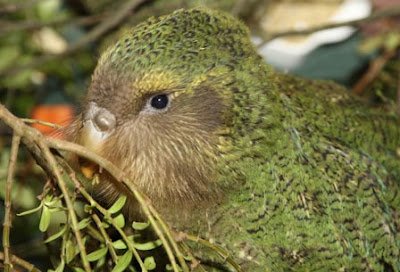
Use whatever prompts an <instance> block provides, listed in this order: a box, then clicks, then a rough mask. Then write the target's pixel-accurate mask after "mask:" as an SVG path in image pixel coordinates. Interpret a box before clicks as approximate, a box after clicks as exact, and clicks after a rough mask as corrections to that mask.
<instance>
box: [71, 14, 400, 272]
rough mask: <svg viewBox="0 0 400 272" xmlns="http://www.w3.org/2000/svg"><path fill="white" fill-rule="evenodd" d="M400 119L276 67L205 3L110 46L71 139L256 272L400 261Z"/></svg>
mask: <svg viewBox="0 0 400 272" xmlns="http://www.w3.org/2000/svg"><path fill="white" fill-rule="evenodd" d="M399 125H400V122H399V118H398V117H397V116H394V115H390V114H386V113H384V112H382V111H377V110H374V109H371V108H368V107H367V106H365V105H364V104H363V102H361V101H360V100H358V99H357V98H355V97H353V96H352V95H351V94H349V92H348V91H347V90H345V89H344V88H342V87H339V86H338V85H335V84H334V83H331V82H322V81H309V80H305V79H299V78H296V77H293V76H289V75H284V74H280V73H278V72H276V71H274V70H273V69H272V68H271V67H270V66H269V65H267V64H266V63H265V61H264V60H263V59H262V58H261V57H260V56H259V55H258V54H257V52H256V49H255V48H254V46H253V45H252V43H251V41H250V39H249V31H248V29H247V28H246V27H245V26H244V24H242V23H241V22H239V21H238V20H237V19H235V18H233V17H231V16H230V15H227V14H225V13H222V12H217V11H211V10H208V9H204V8H197V9H191V10H178V11H176V12H174V13H172V14H170V15H166V16H163V17H160V18H151V19H149V20H147V21H145V22H143V23H141V24H139V25H137V26H136V27H134V28H133V29H131V30H130V31H128V32H127V33H126V34H125V35H123V36H122V38H121V39H120V40H119V41H118V42H117V43H116V44H115V45H112V46H111V47H109V48H108V49H107V50H105V52H104V53H103V54H102V55H101V57H100V59H99V61H98V65H97V68H96V69H95V71H94V74H93V77H92V80H91V84H90V86H89V89H88V93H87V98H86V100H85V102H84V105H83V111H82V114H81V115H80V116H79V117H78V118H77V120H76V121H75V123H74V124H73V125H72V126H71V127H70V131H69V138H70V140H72V141H75V142H77V143H79V144H82V145H84V146H86V147H88V148H89V149H91V150H93V151H94V152H96V153H98V154H99V155H101V156H103V157H105V158H106V159H108V160H110V161H112V162H114V163H115V165H117V166H118V167H120V168H121V169H122V170H124V171H125V172H126V173H128V174H129V176H130V177H131V179H132V181H133V182H135V184H136V185H137V186H138V188H139V189H140V190H141V191H142V192H143V193H145V194H146V195H147V196H148V197H149V198H150V199H151V201H152V203H153V205H154V206H155V207H156V208H157V209H158V210H159V211H160V212H161V214H162V215H163V216H164V217H165V218H167V220H168V222H169V223H170V224H171V226H172V227H174V228H176V229H178V230H185V231H189V232H193V233H196V234H198V235H200V236H202V237H204V238H208V239H211V238H212V239H214V240H215V241H216V242H218V243H219V244H222V245H223V246H224V247H226V248H227V249H228V250H229V252H230V253H231V254H232V256H233V257H234V259H235V260H236V261H237V262H238V263H239V264H240V265H241V267H242V269H243V270H244V271H265V270H270V271H286V270H294V271H318V270H319V271H320V270H323V271H400V252H399V249H400V235H399V230H400V214H399V210H400V194H399V185H400V157H399V149H400V126H399ZM97 187H98V188H97V189H96V191H97V197H98V198H99V199H103V200H106V202H108V203H112V202H113V201H115V199H116V198H117V197H118V196H119V195H120V194H127V191H126V190H125V189H124V188H123V187H121V186H120V185H119V184H117V183H116V182H115V181H114V180H113V179H112V178H110V177H109V176H108V175H107V174H106V173H102V174H100V184H99V185H98V186H97ZM128 195H129V194H128ZM128 204H129V205H128V207H127V208H126V209H125V213H126V214H128V215H129V216H130V217H131V218H138V217H140V216H141V214H140V212H138V210H139V209H140V207H138V205H136V204H135V201H133V200H130V201H129V203H128Z"/></svg>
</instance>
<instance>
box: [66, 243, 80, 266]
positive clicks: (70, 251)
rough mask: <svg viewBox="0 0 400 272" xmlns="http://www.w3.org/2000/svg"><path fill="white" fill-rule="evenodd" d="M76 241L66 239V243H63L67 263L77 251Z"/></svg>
mask: <svg viewBox="0 0 400 272" xmlns="http://www.w3.org/2000/svg"><path fill="white" fill-rule="evenodd" d="M76 247H77V246H76V243H74V242H73V241H72V240H68V241H67V243H66V245H65V258H66V261H67V264H68V263H70V262H71V261H72V260H73V259H74V258H75V256H76V255H77V254H78V253H79V250H78V249H77V248H76Z"/></svg>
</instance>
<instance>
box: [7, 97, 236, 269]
mask: <svg viewBox="0 0 400 272" xmlns="http://www.w3.org/2000/svg"><path fill="white" fill-rule="evenodd" d="M0 119H1V120H3V121H4V122H5V123H6V124H7V125H8V126H10V127H11V128H12V129H13V130H14V133H17V134H18V135H20V136H21V137H22V141H23V142H24V144H25V145H26V146H27V148H28V149H29V150H30V151H31V153H32V154H33V155H34V156H35V159H36V160H37V162H38V164H40V165H41V166H42V167H43V169H44V170H45V171H46V172H47V173H48V174H49V175H50V176H53V177H54V178H55V179H56V180H57V181H58V185H59V187H60V189H61V191H62V192H63V194H64V196H65V195H68V192H67V191H66V188H63V187H65V183H64V181H63V180H62V177H60V172H59V171H60V170H59V169H58V167H60V165H57V162H55V160H56V159H57V160H58V162H59V163H60V164H61V166H64V168H63V169H66V170H67V173H69V174H70V177H71V180H72V181H73V182H74V184H75V187H76V188H77V189H78V190H79V192H80V193H81V194H82V195H83V197H85V198H86V200H87V201H88V202H89V203H90V205H92V206H93V207H95V208H96V209H97V210H98V211H99V212H101V213H102V214H103V216H104V217H105V218H106V219H107V220H109V222H110V224H111V225H113V227H114V228H115V229H116V230H117V231H118V233H119V234H120V235H121V237H122V238H123V240H124V241H125V242H126V244H127V246H128V248H129V250H131V251H132V252H133V254H134V255H135V258H137V260H138V263H139V265H140V266H141V268H142V270H143V271H145V267H144V264H143V262H142V261H141V259H140V256H139V255H138V253H137V252H136V249H135V248H134V245H133V242H132V241H131V240H130V239H129V238H128V237H127V236H126V234H125V233H124V231H123V230H122V229H121V228H120V227H118V224H117V223H116V222H115V219H113V218H112V217H111V214H110V213H109V212H108V211H107V210H106V209H104V208H103V207H102V206H101V205H99V204H98V203H97V202H96V201H95V200H94V199H93V198H92V197H91V196H90V194H89V193H88V192H86V190H85V189H84V188H83V186H82V185H81V184H80V182H79V181H78V180H77V179H76V177H75V174H72V173H75V172H74V171H73V170H72V169H71V168H70V167H65V165H67V164H66V163H65V164H64V163H62V161H60V160H59V159H60V158H61V157H60V156H56V158H54V156H53V154H51V152H50V150H49V148H54V149H57V150H63V151H69V152H73V153H75V154H77V155H78V156H81V157H83V158H86V159H89V160H91V161H93V162H95V163H97V164H98V165H99V166H100V167H101V168H103V169H104V170H106V171H107V172H108V173H110V174H111V175H112V176H113V177H114V178H115V179H116V180H117V181H118V182H121V183H122V184H123V185H125V186H126V187H127V188H128V189H129V190H130V192H132V194H133V195H134V197H135V198H136V200H137V201H138V203H139V204H140V205H141V208H142V210H143V212H144V214H145V215H146V217H147V218H148V220H149V221H150V223H151V224H152V227H153V230H154V231H155V233H156V234H157V236H158V237H159V239H160V240H161V241H162V243H163V246H164V249H165V252H166V253H167V255H168V258H169V260H170V262H171V265H172V267H173V269H174V271H181V270H184V271H188V267H187V265H186V263H185V265H182V263H181V260H179V259H178V260H179V262H180V264H181V265H182V267H181V268H180V267H178V265H177V263H176V261H175V256H174V250H175V253H176V254H181V256H182V257H183V255H182V253H180V251H179V250H177V244H176V241H175V239H174V238H173V237H172V235H171V233H170V231H169V229H168V226H167V224H166V223H165V222H164V221H163V220H162V218H161V216H160V215H159V214H158V213H157V211H156V210H155V209H154V208H153V207H152V206H151V203H150V201H149V200H148V199H147V197H146V196H145V195H142V194H141V193H140V192H139V191H138V190H137V188H136V186H135V184H134V183H133V182H132V181H131V180H129V178H127V177H126V174H125V173H124V172H123V171H121V170H120V169H118V168H117V167H116V166H115V165H114V164H112V163H111V162H109V161H108V160H106V159H104V158H102V157H100V156H99V155H97V154H96V153H94V152H92V151H90V150H88V149H86V148H84V147H82V146H80V145H77V144H74V143H70V142H66V141H62V140H57V139H50V138H45V137H44V136H43V135H42V134H40V133H39V132H38V131H37V130H35V129H34V128H32V127H29V126H27V125H25V124H24V123H23V122H22V121H21V120H19V119H18V118H16V117H15V116H13V115H12V114H11V113H10V112H9V111H8V110H7V109H6V108H5V107H4V106H3V105H1V104H0ZM41 156H43V157H44V159H45V160H44V159H42V158H41ZM47 164H49V165H47ZM65 200H66V204H67V207H68V210H70V209H73V207H71V203H70V200H68V197H67V198H66V199H65ZM68 203H69V204H68ZM70 216H71V219H72V218H73V217H74V216H76V215H75V213H74V212H73V211H72V212H71V211H70ZM75 220H76V218H75ZM72 224H73V225H75V223H74V222H73V220H72ZM74 229H76V226H73V230H74ZM164 234H166V236H167V237H166V236H165V235H164ZM75 237H76V239H77V241H78V240H79V238H78V237H79V236H77V235H76V236H75ZM189 237H192V236H189ZM200 242H203V243H204V241H202V240H200ZM206 242H207V241H206ZM78 245H79V242H78ZM171 245H172V248H171ZM209 247H211V248H212V249H213V250H215V251H216V252H218V253H219V254H220V255H221V256H223V257H224V259H225V260H226V261H227V262H228V263H230V264H231V265H232V266H233V267H235V269H237V271H240V268H239V269H238V265H237V264H235V262H234V261H233V260H232V259H231V258H230V257H229V254H227V253H226V251H225V250H223V249H221V248H220V247H218V246H215V245H212V246H209ZM173 249H174V250H173ZM81 254H82V252H81ZM81 257H82V260H85V258H84V257H83V256H81ZM183 262H184V260H183Z"/></svg>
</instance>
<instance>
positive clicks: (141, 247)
mask: <svg viewBox="0 0 400 272" xmlns="http://www.w3.org/2000/svg"><path fill="white" fill-rule="evenodd" d="M161 245H162V242H161V240H160V239H157V240H155V241H151V242H146V243H133V246H134V247H135V248H136V249H138V250H142V251H146V250H152V249H155V248H156V247H159V246H161Z"/></svg>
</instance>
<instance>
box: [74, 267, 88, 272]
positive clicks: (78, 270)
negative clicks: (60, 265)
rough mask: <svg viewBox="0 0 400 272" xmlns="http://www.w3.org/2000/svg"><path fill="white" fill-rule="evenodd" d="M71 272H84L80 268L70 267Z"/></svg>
mask: <svg viewBox="0 0 400 272" xmlns="http://www.w3.org/2000/svg"><path fill="white" fill-rule="evenodd" d="M72 270H74V272H85V270H83V269H82V268H80V267H72Z"/></svg>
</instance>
